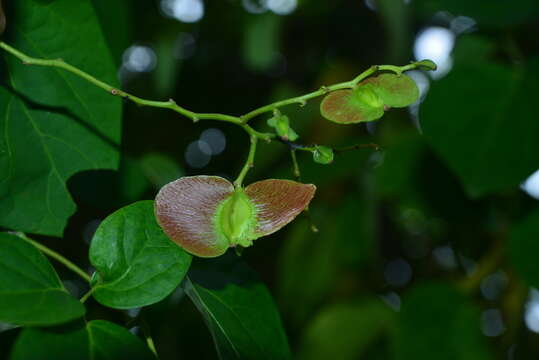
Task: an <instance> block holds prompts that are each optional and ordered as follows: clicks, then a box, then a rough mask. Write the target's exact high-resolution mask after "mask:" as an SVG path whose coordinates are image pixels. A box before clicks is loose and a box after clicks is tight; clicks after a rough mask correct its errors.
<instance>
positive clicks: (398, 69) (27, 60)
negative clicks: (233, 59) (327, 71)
mask: <svg viewBox="0 0 539 360" xmlns="http://www.w3.org/2000/svg"><path fill="white" fill-rule="evenodd" d="M0 48H2V49H4V50H5V51H6V52H8V53H10V54H12V55H13V56H15V57H17V58H18V59H19V60H21V61H22V62H23V64H26V65H38V66H49V67H56V68H60V69H64V70H66V71H69V72H70V73H72V74H74V75H77V76H79V77H80V78H83V79H85V80H86V81H88V82H90V83H92V84H94V85H95V86H97V87H99V88H101V89H103V90H105V91H106V92H108V93H110V94H111V95H114V96H119V97H121V98H124V99H127V100H130V101H132V102H134V103H135V104H138V105H140V106H150V107H155V108H162V109H169V110H172V111H175V112H177V113H179V114H180V115H183V116H185V117H187V118H189V119H191V120H192V121H193V122H197V121H199V120H217V121H225V122H229V123H231V124H235V125H237V126H239V127H241V128H242V129H243V130H244V131H245V132H247V134H249V137H250V138H251V147H250V150H249V157H248V159H247V162H246V163H245V165H244V167H243V169H242V170H241V172H240V174H239V176H238V178H237V179H236V181H235V184H236V185H239V186H241V183H242V181H243V178H244V177H245V175H246V174H247V171H248V170H249V168H250V167H252V164H253V159H254V153H255V151H256V141H257V140H258V139H260V140H265V141H271V140H272V139H273V138H275V137H276V135H275V134H273V133H262V132H258V131H256V130H255V129H253V128H252V127H251V126H249V125H248V124H247V123H248V122H249V121H250V120H251V119H253V118H254V117H256V116H258V115H261V114H264V113H266V112H270V111H276V110H277V109H278V108H280V107H282V106H286V105H290V104H300V105H301V106H303V105H305V104H306V103H307V101H308V100H310V99H313V98H316V97H319V96H322V95H325V94H327V93H329V92H332V91H336V90H341V89H353V88H355V87H357V86H358V84H359V83H360V82H361V81H363V80H364V79H365V78H367V77H369V76H371V75H372V74H374V73H376V72H378V71H391V72H394V73H396V74H398V75H400V74H401V73H402V72H404V71H407V70H412V69H416V68H418V67H421V66H424V65H423V64H422V62H413V63H410V64H408V65H405V66H393V65H375V66H371V67H370V68H369V69H367V70H366V71H364V72H362V73H361V74H359V75H358V76H356V77H355V78H354V79H352V80H350V81H346V82H342V83H338V84H334V85H330V86H322V87H320V89H318V90H316V91H313V92H310V93H308V94H305V95H302V96H297V97H293V98H289V99H285V100H281V101H277V102H274V103H271V104H268V105H265V106H262V107H259V108H257V109H254V110H252V111H251V112H248V113H247V114H245V115H242V116H234V115H227V114H218V113H197V112H193V111H190V110H188V109H186V108H184V107H182V106H179V105H178V104H176V102H175V101H174V100H172V99H170V100H167V101H155V100H147V99H142V98H140V97H137V96H134V95H131V94H129V93H127V92H125V91H123V90H120V89H118V88H115V87H113V86H111V85H109V84H107V83H105V82H103V81H101V80H99V79H97V78H95V77H94V76H92V75H90V74H88V73H87V72H84V71H82V70H80V69H79V68H77V67H75V66H73V65H70V64H68V63H67V62H65V61H64V60H63V59H39V58H34V57H31V56H28V55H26V54H24V53H22V52H21V51H19V50H17V49H15V48H13V47H11V46H10V45H8V44H6V43H5V42H3V41H0ZM253 139H254V140H253Z"/></svg>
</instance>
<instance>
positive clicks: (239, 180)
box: [234, 136, 258, 187]
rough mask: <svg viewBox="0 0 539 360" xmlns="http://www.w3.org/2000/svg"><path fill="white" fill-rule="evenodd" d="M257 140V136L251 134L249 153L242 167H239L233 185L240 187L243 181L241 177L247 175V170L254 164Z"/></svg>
mask: <svg viewBox="0 0 539 360" xmlns="http://www.w3.org/2000/svg"><path fill="white" fill-rule="evenodd" d="M257 142H258V137H256V136H251V146H250V147H249V155H248V156H247V161H246V162H245V165H243V168H242V169H241V172H240V174H239V175H238V178H237V179H236V180H235V181H234V186H235V187H241V185H242V183H243V179H244V178H245V175H247V172H248V171H249V170H250V169H251V168H252V167H253V166H254V161H255V154H256V144H257Z"/></svg>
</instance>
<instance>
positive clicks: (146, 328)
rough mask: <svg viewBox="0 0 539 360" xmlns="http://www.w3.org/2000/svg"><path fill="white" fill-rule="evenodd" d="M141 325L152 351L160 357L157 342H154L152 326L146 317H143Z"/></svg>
mask: <svg viewBox="0 0 539 360" xmlns="http://www.w3.org/2000/svg"><path fill="white" fill-rule="evenodd" d="M140 325H141V326H140V328H141V330H142V333H143V335H144V338H145V339H146V345H148V348H149V349H150V351H151V352H153V353H154V355H155V356H156V357H158V355H157V350H156V349H155V343H154V342H153V338H152V334H151V332H150V326H149V325H148V323H147V322H146V320H145V319H144V318H142V319H141V321H140Z"/></svg>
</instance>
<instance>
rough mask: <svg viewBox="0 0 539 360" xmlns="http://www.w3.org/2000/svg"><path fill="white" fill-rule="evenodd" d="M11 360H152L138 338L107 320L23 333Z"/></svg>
mask: <svg viewBox="0 0 539 360" xmlns="http://www.w3.org/2000/svg"><path fill="white" fill-rule="evenodd" d="M10 359H11V360H33V359H35V360H49V359H50V360H64V359H65V360H68V359H77V360H112V359H114V360H152V359H155V356H154V355H153V353H152V352H151V351H150V350H149V349H148V348H147V347H146V346H145V345H144V343H143V342H142V341H140V339H139V338H137V337H136V336H135V335H133V334H131V333H130V332H129V331H127V330H126V329H124V328H123V327H121V326H118V325H116V324H113V323H111V322H108V321H104V320H94V321H90V322H88V323H83V322H76V323H70V324H67V325H64V326H57V327H52V328H27V329H24V330H23V331H22V332H21V334H20V336H19V338H18V339H17V341H16V342H15V345H14V347H13V350H12V352H11V356H10Z"/></svg>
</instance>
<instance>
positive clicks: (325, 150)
mask: <svg viewBox="0 0 539 360" xmlns="http://www.w3.org/2000/svg"><path fill="white" fill-rule="evenodd" d="M313 160H314V161H315V162H317V163H319V164H324V165H327V164H331V163H332V162H333V149H332V148H330V147H327V146H321V145H317V146H315V148H314V151H313Z"/></svg>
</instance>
